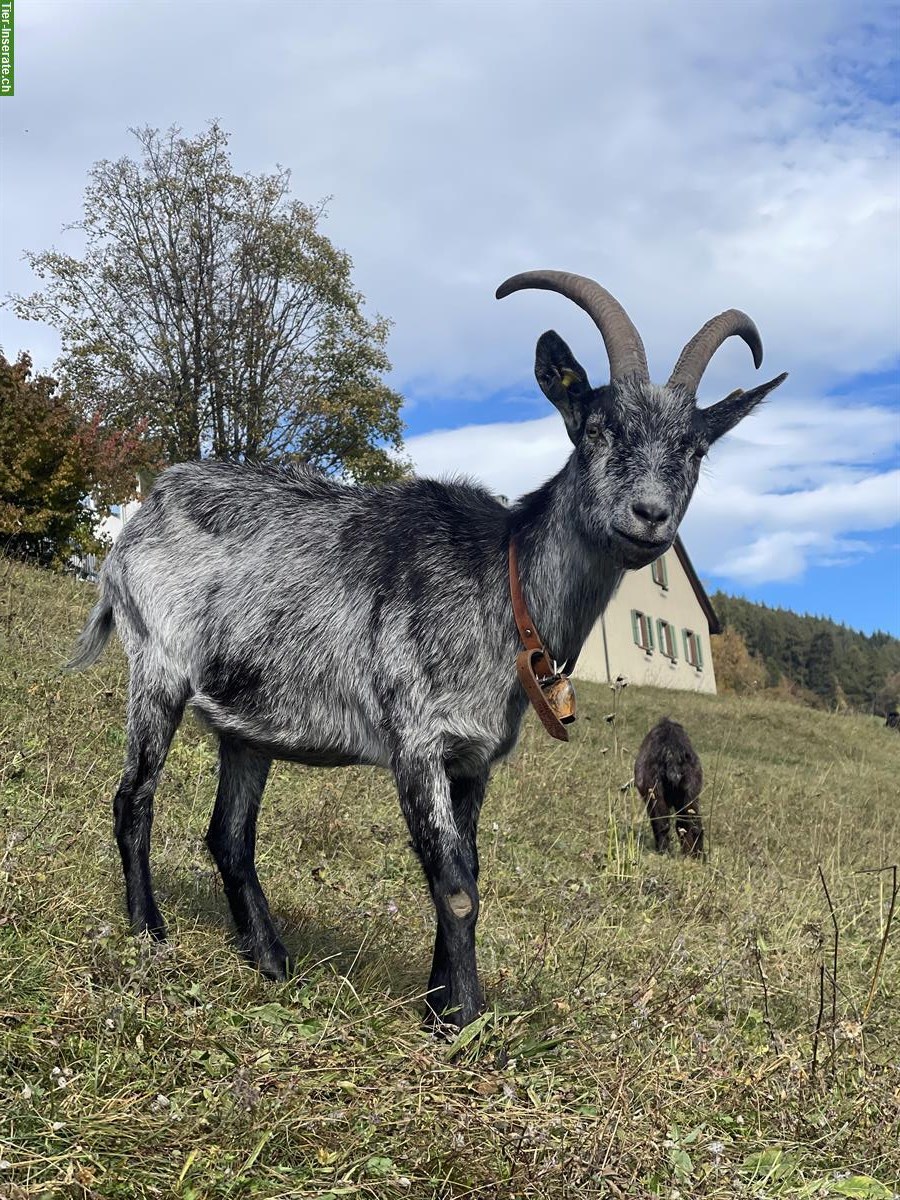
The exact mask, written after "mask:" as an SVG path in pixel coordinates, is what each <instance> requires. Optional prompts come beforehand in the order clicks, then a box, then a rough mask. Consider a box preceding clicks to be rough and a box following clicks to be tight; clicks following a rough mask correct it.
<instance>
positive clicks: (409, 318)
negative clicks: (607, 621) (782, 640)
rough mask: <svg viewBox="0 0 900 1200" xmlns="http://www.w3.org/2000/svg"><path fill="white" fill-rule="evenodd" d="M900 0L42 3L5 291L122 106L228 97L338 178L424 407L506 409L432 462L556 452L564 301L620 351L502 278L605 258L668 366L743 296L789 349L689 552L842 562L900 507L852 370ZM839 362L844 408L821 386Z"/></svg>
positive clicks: (893, 167) (505, 469)
mask: <svg viewBox="0 0 900 1200" xmlns="http://www.w3.org/2000/svg"><path fill="white" fill-rule="evenodd" d="M898 12H900V10H898V7H897V5H896V4H893V3H890V4H888V3H878V4H869V5H867V4H865V3H855V4H850V3H847V2H846V0H831V2H829V0H817V2H815V3H812V2H810V3H804V2H800V0H797V2H792V3H784V2H783V0H754V2H752V3H740V4H723V3H721V2H717V3H705V2H695V3H689V4H685V3H680V4H679V3H666V2H659V3H657V2H655V0H640V2H639V3H627V4H626V3H610V2H606V3H604V2H597V0H591V2H589V3H583V4H573V3H562V2H560V0H517V2H516V3H501V2H496V0H495V2H493V3H486V2H484V0H478V2H477V3H465V2H463V0H452V2H447V3H441V2H432V3H415V4H413V3H408V4H402V3H376V2H372V0H367V2H366V3H359V4H347V3H339V2H336V0H329V2H328V3H323V4H317V3H309V2H304V3H256V4H247V3H241V4H238V3H232V2H230V0H222V2H219V3H215V4H212V3H210V4H204V3H180V4H177V5H176V4H168V3H156V4H154V5H130V4H115V5H114V4H101V3H95V4H88V3H78V2H76V0H68V2H66V3H55V2H54V0H42V3H40V4H37V3H34V4H29V5H22V6H21V8H20V11H19V12H18V14H17V26H18V30H17V96H16V98H15V100H14V101H3V102H2V104H0V120H2V132H3V141H4V150H3V171H4V183H3V227H4V238H3V249H2V271H3V287H4V289H6V288H11V289H14V290H21V291H28V290H31V288H32V287H33V286H34V283H33V281H32V280H31V278H30V276H29V273H28V271H27V269H26V268H24V266H23V265H22V264H21V262H20V261H19V253H20V251H21V249H24V248H25V247H28V248H32V249H42V248H45V247H47V246H48V245H50V244H51V243H53V242H56V243H57V244H59V245H61V246H63V247H65V246H67V244H68V243H67V242H66V240H65V239H64V238H62V237H61V236H60V232H59V231H60V227H61V225H62V224H63V223H64V222H65V221H68V220H72V219H74V218H75V217H77V215H78V212H79V207H80V195H81V190H82V188H83V186H84V182H85V177H86V172H87V170H88V168H89V166H90V164H91V163H92V162H93V161H94V160H96V159H98V158H101V157H116V156H118V155H119V154H121V153H130V152H131V151H132V147H131V144H130V141H129V138H128V136H127V134H126V133H125V129H126V127H127V126H128V125H134V124H145V123H150V124H154V125H158V126H166V125H168V124H170V123H172V122H177V123H179V124H181V125H182V126H183V127H184V128H185V129H186V130H187V131H189V132H194V131H195V130H197V129H198V128H199V127H201V126H202V124H203V123H204V121H205V120H207V119H208V118H210V117H212V116H217V117H219V118H220V119H221V120H222V122H223V124H224V125H225V127H226V128H227V129H229V130H230V131H231V132H232V134H233V140H232V149H233V153H234V158H235V162H236V164H237V165H238V166H239V167H240V168H242V169H248V170H264V169H268V168H270V167H271V166H272V165H273V164H274V163H275V162H276V161H277V162H281V163H284V164H285V165H288V166H290V167H292V168H293V170H294V184H295V190H296V192H297V194H298V195H299V196H301V197H302V198H304V199H307V200H315V199H318V198H319V197H322V196H324V195H328V194H331V195H333V197H334V199H333V201H332V203H331V206H330V218H329V222H328V226H327V228H328V232H329V234H330V235H331V236H332V238H333V239H334V240H335V241H336V242H337V243H338V244H339V245H341V246H344V247H346V248H347V249H348V250H349V251H350V252H351V254H352V256H353V258H354V261H355V263H356V278H357V281H358V284H359V286H360V288H361V289H362V290H363V292H364V293H365V294H366V295H367V297H368V299H369V303H370V306H371V307H372V308H373V309H376V310H378V311H381V312H384V313H385V314H387V315H389V316H391V317H392V318H393V319H394V321H395V323H396V324H395V330H394V334H393V336H392V340H391V355H392V358H393V361H394V366H395V378H394V382H395V384H396V386H398V387H400V388H401V389H402V390H403V391H404V393H405V394H406V395H407V397H408V399H409V404H410V413H411V414H413V413H415V414H421V413H425V412H427V414H428V422H429V423H430V427H431V428H432V429H435V428H440V429H445V430H446V429H449V428H451V427H452V426H453V425H455V424H458V423H459V421H460V419H459V417H458V416H457V415H456V413H455V410H454V398H455V397H457V396H459V397H463V398H465V400H466V401H467V404H468V407H467V408H466V414H467V416H466V419H467V420H469V421H476V422H478V423H479V424H481V423H482V422H484V421H495V420H496V417H497V416H498V415H499V414H500V413H501V412H502V413H503V414H507V415H508V416H509V418H510V421H509V422H508V423H507V424H504V425H498V424H496V423H493V424H490V425H488V426H487V427H485V426H484V425H483V424H481V427H480V428H478V429H474V430H473V429H462V430H459V431H456V432H445V433H440V434H437V433H431V434H425V435H420V436H416V437H414V438H413V439H412V440H411V442H410V451H411V453H412V456H413V458H414V460H415V462H416V463H417V465H418V466H419V467H420V468H421V469H423V470H428V471H429V472H432V471H434V472H438V473H440V472H442V471H448V470H459V469H462V470H465V471H466V472H467V473H469V474H471V475H474V476H477V477H480V478H482V479H484V480H485V481H486V482H488V483H489V484H490V485H491V486H493V487H496V488H498V489H499V490H501V491H504V492H505V493H507V494H515V493H516V492H518V491H519V490H521V489H522V488H524V487H527V486H530V485H531V484H533V483H535V482H537V481H538V480H539V479H540V478H541V477H542V476H543V475H545V474H546V473H548V471H549V470H551V469H553V468H554V467H555V466H556V464H558V463H560V462H561V461H562V459H563V457H564V455H565V453H566V451H567V445H568V444H567V442H566V439H565V434H564V432H563V430H562V425H561V423H560V422H559V420H558V418H556V417H554V416H551V417H549V418H547V419H546V420H525V418H533V417H535V415H536V414H538V413H539V412H540V411H541V408H540V407H539V404H536V399H535V398H536V396H537V393H536V388H535V385H534V383H533V380H532V379H531V374H530V372H531V361H532V355H533V349H534V342H535V340H536V337H537V336H538V335H539V334H540V332H541V331H542V330H543V329H545V328H548V327H551V326H552V327H555V328H557V329H558V330H559V332H560V333H562V334H563V336H564V337H565V338H566V339H567V340H568V341H570V343H571V345H572V347H573V349H574V350H575V352H576V354H577V355H578V356H579V357H580V358H581V359H582V361H583V362H584V363H585V365H586V366H587V367H588V369H589V372H590V373H591V375H592V377H593V378H594V380H595V381H599V380H601V379H602V377H603V372H604V362H603V355H602V347H601V345H600V342H599V338H598V337H597V335H596V333H595V331H593V329H592V327H591V325H590V323H589V322H588V321H587V319H586V318H585V317H584V315H583V314H581V313H580V312H579V311H578V310H577V309H575V308H574V306H572V305H570V304H567V303H566V302H564V301H563V300H562V299H561V298H559V297H553V296H546V295H541V294H536V293H531V294H525V295H517V296H514V297H512V298H510V299H508V300H506V301H504V302H503V303H502V304H498V303H497V302H496V301H495V300H493V291H494V289H495V287H496V286H497V284H498V283H499V282H500V281H501V280H502V279H504V278H505V277H506V276H507V275H509V274H512V273H514V272H516V271H519V270H523V269H527V268H530V267H536V266H554V267H562V268H566V269H570V270H576V271H580V272H582V273H584V274H588V275H592V276H594V277H595V278H597V279H599V280H600V281H601V282H603V283H604V284H605V285H606V286H608V287H609V288H610V289H611V290H612V291H613V292H614V293H615V294H616V295H618V296H619V298H620V299H621V300H622V302H623V303H624V304H625V305H626V307H627V308H628V309H629V311H630V313H631V315H632V316H633V318H634V320H635V321H636V323H637V324H638V326H639V328H640V329H641V331H642V334H643V336H644V339H645V341H646V344H647V349H648V353H649V357H650V362H651V370H652V371H653V373H654V376H655V377H656V378H663V379H664V378H665V376H666V375H667V374H668V370H669V368H670V367H671V364H672V363H673V361H674V359H675V357H676V355H677V353H678V351H679V349H680V348H681V346H682V344H683V343H684V342H685V341H686V340H687V338H688V337H689V336H690V335H691V334H692V333H693V332H694V330H695V329H696V328H697V327H698V326H699V325H700V324H702V322H703V321H704V320H706V318H707V317H709V316H711V315H712V314H713V313H715V312H718V311H720V310H721V309H723V308H725V307H729V306H731V305H735V306H738V307H741V308H744V309H746V310H747V311H748V312H750V313H751V315H752V316H753V317H754V319H755V320H756V321H757V323H758V325H759V327H760V329H761V331H762V335H763V340H764V343H765V346H766V365H765V367H764V368H763V372H766V371H767V372H768V374H764V376H763V377H766V378H767V377H768V375H773V374H776V373H777V372H779V371H781V370H789V371H790V373H791V375H790V379H789V380H788V382H787V383H786V384H785V385H784V386H783V387H782V388H781V389H780V390H779V391H778V392H777V393H775V394H774V396H773V398H772V401H771V404H770V405H769V406H767V408H766V410H765V412H764V413H763V414H762V415H760V416H757V417H754V418H752V419H751V420H750V421H748V422H746V423H745V424H744V425H742V426H741V428H740V431H739V432H740V436H739V437H737V436H735V437H734V438H732V439H730V440H729V442H727V443H726V444H724V445H723V446H721V447H719V448H717V449H716V451H715V452H714V456H713V461H712V463H711V466H710V470H709V474H708V476H707V478H706V479H705V480H704V483H703V485H702V487H701V489H700V491H699V493H698V495H697V497H696V499H695V501H694V504H693V506H692V509H691V512H690V514H689V517H688V520H687V524H686V526H685V536H686V538H687V539H688V542H689V545H690V547H691V551H692V554H693V556H694V558H695V559H696V560H697V561H698V563H699V565H700V566H701V567H702V568H705V569H708V570H715V572H716V573H718V574H721V575H723V576H725V577H726V578H729V579H732V580H734V581H735V583H737V584H739V583H741V582H742V581H749V580H752V581H755V582H759V581H764V580H766V579H782V578H785V577H788V576H790V575H797V574H799V573H802V571H803V570H804V568H805V566H806V565H807V564H809V563H813V562H819V563H821V562H835V563H842V562H845V561H847V560H848V559H849V558H852V557H853V556H858V555H861V554H864V553H866V552H867V549H868V547H869V543H868V541H867V537H866V535H867V533H871V532H872V531H875V530H879V529H886V528H889V527H891V526H892V525H894V524H895V523H896V522H897V521H898V518H900V511H898V510H900V488H898V482H897V474H896V466H897V443H898V437H897V435H898V416H897V408H896V399H897V398H896V393H895V392H892V391H891V390H890V386H889V387H888V388H887V390H882V391H881V392H879V393H878V394H877V395H876V394H869V393H868V392H866V391H865V389H863V388H862V387H861V386H860V387H859V388H857V386H856V384H855V382H854V381H856V380H858V379H859V377H860V376H863V375H871V374H873V373H877V372H884V371H888V370H894V371H895V370H896V366H897V360H898V323H900V297H898V261H900V222H898V157H897V140H896V108H895V107H893V106H892V105H891V104H890V103H889V101H895V100H896V82H895V75H896V70H897V63H896V46H897V37H898V28H900V24H898ZM26 131H27V132H26ZM0 341H2V344H3V347H4V349H5V350H6V352H7V353H14V352H15V350H16V349H18V347H19V346H20V345H21V346H29V347H32V348H33V349H34V350H35V351H36V354H37V357H38V358H39V360H42V361H43V364H44V365H48V363H49V360H50V358H51V357H52V355H53V353H54V352H55V341H54V339H53V337H52V335H51V334H49V333H48V332H46V331H40V330H37V329H34V328H31V327H23V326H21V325H19V324H18V323H17V322H15V321H13V320H12V319H11V318H10V316H9V314H2V330H0ZM753 378H754V372H753V368H752V364H751V362H750V360H749V355H748V354H747V350H746V347H744V346H743V345H742V344H739V343H737V344H735V345H733V346H732V345H728V346H727V347H725V348H724V349H723V350H722V351H721V352H720V354H719V355H717V357H716V359H715V360H714V362H713V364H712V366H711V367H710V370H709V372H708V373H707V377H706V379H705V381H704V397H703V398H704V400H705V401H712V400H714V399H716V398H718V396H720V395H722V394H724V393H725V392H726V391H729V390H731V388H733V387H735V386H738V385H748V384H749V383H750V382H751V380H752V379H753ZM891 381H892V384H893V386H894V387H895V386H896V378H895V377H893V376H892V377H891ZM841 387H843V388H844V390H845V393H847V394H845V396H844V397H843V398H842V400H841V402H840V403H839V404H838V403H837V402H836V401H834V400H828V399H827V396H828V394H830V393H833V392H835V391H836V390H838V389H840V388H841ZM500 391H503V393H504V399H505V403H504V404H503V406H502V409H501V408H499V407H498V404H497V401H496V395H497V393H498V392H500ZM518 398H521V402H520V405H517V403H516V400H517V399H518ZM510 401H512V402H510ZM474 402H478V403H482V402H483V406H484V408H483V412H481V413H476V415H475V416H474V417H473V415H472V408H471V405H472V403H474ZM540 403H542V402H540ZM848 409H849V410H850V412H848ZM423 419H424V418H423ZM422 427H423V426H422V422H421V420H418V419H417V423H416V428H417V430H418V429H420V428H422ZM425 427H429V425H428V424H426V426H425ZM788 488H790V489H791V490H790V491H789V492H787V494H785V492H786V490H787V489H788Z"/></svg>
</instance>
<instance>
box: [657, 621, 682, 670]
mask: <svg viewBox="0 0 900 1200" xmlns="http://www.w3.org/2000/svg"><path fill="white" fill-rule="evenodd" d="M656 633H657V636H658V637H659V652H660V654H663V655H665V657H666V658H669V659H671V660H672V662H675V661H676V659H677V658H678V651H677V650H676V648H675V646H676V642H675V626H674V625H670V624H669V622H668V621H662V620H659V621H657V622H656Z"/></svg>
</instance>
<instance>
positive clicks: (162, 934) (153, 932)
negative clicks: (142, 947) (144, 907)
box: [131, 911, 166, 942]
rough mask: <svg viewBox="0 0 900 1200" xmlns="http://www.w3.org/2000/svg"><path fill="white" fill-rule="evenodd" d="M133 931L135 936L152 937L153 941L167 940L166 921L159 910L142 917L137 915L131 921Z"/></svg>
mask: <svg viewBox="0 0 900 1200" xmlns="http://www.w3.org/2000/svg"><path fill="white" fill-rule="evenodd" d="M131 931H132V933H133V934H134V935H135V937H141V935H142V934H143V935H144V936H145V937H148V938H150V940H151V941H153V942H164V941H165V940H166V923H165V921H163V919H162V917H161V916H160V914H159V912H158V911H154V912H148V913H146V914H145V915H144V916H142V917H135V918H134V919H133V920H132V922H131Z"/></svg>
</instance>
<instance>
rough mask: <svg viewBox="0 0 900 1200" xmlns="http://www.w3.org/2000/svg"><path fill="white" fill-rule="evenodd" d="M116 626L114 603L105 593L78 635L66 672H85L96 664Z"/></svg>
mask: <svg viewBox="0 0 900 1200" xmlns="http://www.w3.org/2000/svg"><path fill="white" fill-rule="evenodd" d="M101 586H102V584H101ZM114 625H115V619H114V617H113V606H112V602H111V601H110V598H109V596H108V595H107V594H105V593H103V594H101V596H100V599H99V600H98V601H97V603H96V604H95V605H94V607H93V608H92V609H91V615H90V616H89V617H88V619H87V624H86V625H85V627H84V629H82V631H81V633H80V634H79V635H78V641H77V642H76V643H75V646H74V648H73V650H72V657H71V658H70V659H69V661H68V662H67V663H66V670H67V671H83V670H84V668H85V667H89V666H90V665H91V663H95V662H96V661H97V659H98V658H99V657H100V655H101V654H102V653H103V647H104V646H105V645H106V643H107V642H108V641H109V635H110V634H111V633H112V631H113V626H114Z"/></svg>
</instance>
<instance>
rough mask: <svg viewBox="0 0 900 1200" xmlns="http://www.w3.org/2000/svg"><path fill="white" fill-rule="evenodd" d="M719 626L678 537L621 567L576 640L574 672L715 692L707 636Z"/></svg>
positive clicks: (589, 676)
mask: <svg viewBox="0 0 900 1200" xmlns="http://www.w3.org/2000/svg"><path fill="white" fill-rule="evenodd" d="M720 632H721V626H720V625H719V621H718V618H717V617H716V614H715V612H714V611H713V607H712V604H710V601H709V597H708V596H707V594H706V592H705V591H704V590H703V585H702V584H701V582H700V580H699V579H698V578H697V573H696V571H695V570H694V568H693V566H692V565H691V560H690V559H689V558H688V556H687V551H686V550H685V548H684V545H683V543H682V541H681V538H676V539H675V545H674V546H673V547H672V549H671V550H670V551H669V552H668V553H667V554H664V555H663V556H662V557H661V558H658V559H657V560H656V562H654V563H651V564H650V566H649V567H643V568H642V569H641V570H640V571H627V572H626V573H625V576H624V578H623V580H622V583H621V585H620V586H619V590H618V591H617V592H616V594H615V596H613V598H612V600H611V601H610V603H609V606H608V608H607V609H606V612H605V613H604V614H603V616H602V617H601V618H600V620H599V621H598V622H597V624H596V625H595V626H594V628H593V629H592V630H591V632H590V634H589V635H588V639H587V641H586V642H585V644H584V648H583V649H582V651H581V655H580V657H579V659H578V665H577V667H576V669H575V677H576V678H580V679H592V680H594V681H595V682H597V683H611V682H612V681H613V680H614V679H616V678H617V676H620V675H621V676H622V677H623V678H624V679H626V680H627V681H628V682H629V683H632V684H646V685H648V686H652V687H667V688H680V689H681V690H683V691H694V692H713V693H714V692H715V690H716V676H715V672H714V670H713V661H712V653H711V650H710V643H709V639H710V635H711V634H714V633H720Z"/></svg>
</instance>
